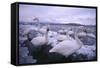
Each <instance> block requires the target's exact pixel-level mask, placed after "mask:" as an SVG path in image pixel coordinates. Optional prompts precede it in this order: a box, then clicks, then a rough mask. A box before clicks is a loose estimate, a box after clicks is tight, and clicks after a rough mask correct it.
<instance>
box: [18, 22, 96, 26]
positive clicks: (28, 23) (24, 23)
mask: <svg viewBox="0 0 100 68" xmlns="http://www.w3.org/2000/svg"><path fill="white" fill-rule="evenodd" d="M37 23H40V24H50V25H70V26H96V25H85V24H84V25H83V24H78V23H67V24H66V23H53V22H20V23H19V24H22V25H35V24H37Z"/></svg>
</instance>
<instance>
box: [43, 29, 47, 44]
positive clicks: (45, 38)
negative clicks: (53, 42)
mask: <svg viewBox="0 0 100 68" xmlns="http://www.w3.org/2000/svg"><path fill="white" fill-rule="evenodd" d="M44 36H45V41H46V44H47V43H48V31H46V33H45V35H44Z"/></svg>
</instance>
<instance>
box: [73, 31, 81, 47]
mask: <svg viewBox="0 0 100 68" xmlns="http://www.w3.org/2000/svg"><path fill="white" fill-rule="evenodd" d="M74 37H75V40H76V41H77V43H78V44H79V45H78V46H79V49H80V48H81V46H82V45H83V43H82V42H81V40H80V39H79V38H78V32H75V35H74Z"/></svg>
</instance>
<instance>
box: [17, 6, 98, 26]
mask: <svg viewBox="0 0 100 68" xmlns="http://www.w3.org/2000/svg"><path fill="white" fill-rule="evenodd" d="M34 17H38V18H39V20H40V21H41V22H53V23H80V24H85V25H95V23H96V22H95V20H96V10H95V9H93V8H75V7H57V6H39V5H23V4H20V6H19V21H22V22H33V18H34Z"/></svg>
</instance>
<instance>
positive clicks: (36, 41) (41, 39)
mask: <svg viewBox="0 0 100 68" xmlns="http://www.w3.org/2000/svg"><path fill="white" fill-rule="evenodd" d="M45 31H46V32H45V34H44V35H42V36H37V37H35V38H33V39H32V40H31V43H32V44H33V45H34V46H41V45H46V44H47V43H48V31H49V29H48V27H47V28H46V29H45ZM41 32H42V31H41Z"/></svg>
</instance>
